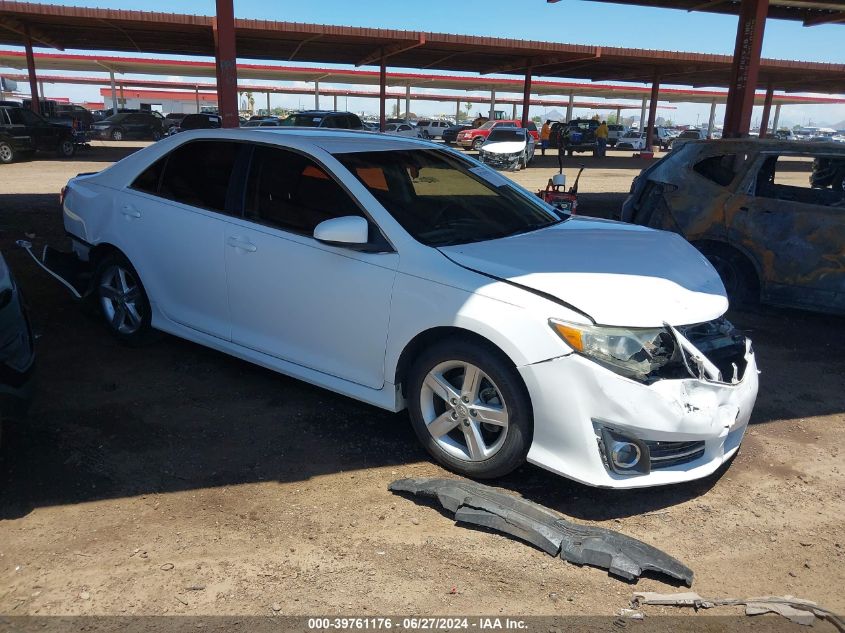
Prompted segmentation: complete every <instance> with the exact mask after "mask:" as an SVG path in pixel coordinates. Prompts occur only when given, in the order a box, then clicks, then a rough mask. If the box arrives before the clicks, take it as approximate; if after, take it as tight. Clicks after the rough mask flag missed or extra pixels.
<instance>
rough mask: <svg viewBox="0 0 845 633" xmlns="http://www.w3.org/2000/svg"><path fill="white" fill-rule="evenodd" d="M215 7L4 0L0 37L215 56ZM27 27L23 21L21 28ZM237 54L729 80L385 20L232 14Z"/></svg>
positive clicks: (834, 76)
mask: <svg viewBox="0 0 845 633" xmlns="http://www.w3.org/2000/svg"><path fill="white" fill-rule="evenodd" d="M212 25H213V18H212V17H211V16H200V15H185V14H172V13H153V12H145V11H122V10H111V9H92V8H84V7H73V6H55V5H46V4H34V3H20V2H10V1H9V0H0V44H12V45H17V46H23V45H25V41H26V36H25V31H26V28H28V30H29V33H30V34H31V37H32V40H33V42H34V43H35V44H36V45H42V46H48V47H53V48H58V49H60V50H65V49H78V50H98V51H102V50H111V51H123V52H145V53H160V54H188V55H205V56H214V39H213V32H212ZM24 27H26V28H24ZM235 33H236V41H237V53H238V57H240V58H247V59H273V60H287V61H298V62H323V63H335V64H352V65H358V66H365V65H374V64H376V63H379V62H380V60H381V59H382V58H386V60H387V63H388V64H389V65H390V66H394V67H402V68H418V69H423V70H425V69H430V70H450V71H464V72H479V73H499V74H514V75H520V76H522V75H525V74H526V73H530V74H532V75H534V76H538V77H539V76H545V77H568V78H576V79H589V80H592V81H609V80H612V81H629V82H637V83H642V82H650V81H651V80H652V78H653V77H654V75H655V72H659V74H660V76H661V78H662V81H663V82H664V83H668V84H680V85H691V86H714V87H722V86H728V85H729V84H730V80H731V61H732V58H731V57H730V56H727V55H714V54H703V53H684V52H675V51H660V50H647V49H631V48H617V47H606V46H586V45H576V44H562V43H554V42H539V41H528V40H516V39H505V38H493V37H478V36H468V35H452V34H446V33H430V32H416V31H399V30H391V29H372V28H360V27H347V26H329V25H321V24H304V23H294V22H272V21H267V20H250V19H237V20H235ZM760 81H761V83H765V84H770V85H772V86H773V87H774V89H776V90H785V91H791V92H821V93H828V94H830V93H841V92H845V64H826V63H818V62H800V61H789V60H772V59H764V60H763V61H762V65H761V68H760Z"/></svg>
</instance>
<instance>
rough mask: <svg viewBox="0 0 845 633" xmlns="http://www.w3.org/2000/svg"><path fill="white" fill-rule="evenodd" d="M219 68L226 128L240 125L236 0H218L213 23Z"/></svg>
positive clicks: (219, 103) (219, 97) (219, 93)
mask: <svg viewBox="0 0 845 633" xmlns="http://www.w3.org/2000/svg"><path fill="white" fill-rule="evenodd" d="M211 28H212V31H213V35H214V61H215V64H216V68H217V108H218V112H219V113H220V117H221V118H222V120H223V127H224V128H234V127H239V126H240V120H239V119H238V67H237V61H236V60H237V52H236V48H235V9H234V7H233V6H232V0H217V14H216V15H215V16H214V20H213V21H212V25H211Z"/></svg>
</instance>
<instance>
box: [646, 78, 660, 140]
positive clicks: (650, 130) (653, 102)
mask: <svg viewBox="0 0 845 633" xmlns="http://www.w3.org/2000/svg"><path fill="white" fill-rule="evenodd" d="M659 92H660V74H659V73H654V81H652V83H651V99H650V100H649V104H648V124H647V125H646V130H645V149H646V151H647V152H651V151H653V150H654V147H653V143H652V140H653V137H654V121H655V119H656V118H657V95H658V94H659Z"/></svg>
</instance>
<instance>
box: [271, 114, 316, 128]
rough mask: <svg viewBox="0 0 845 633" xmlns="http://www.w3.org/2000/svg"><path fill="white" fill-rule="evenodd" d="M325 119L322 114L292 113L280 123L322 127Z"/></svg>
mask: <svg viewBox="0 0 845 633" xmlns="http://www.w3.org/2000/svg"><path fill="white" fill-rule="evenodd" d="M322 120H323V115H321V114H291V115H290V116H289V117H286V118H284V119H282V120H281V121H280V122H279V125H290V126H295V127H320V123H321V122H322Z"/></svg>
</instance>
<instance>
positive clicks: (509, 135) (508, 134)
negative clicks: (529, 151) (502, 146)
mask: <svg viewBox="0 0 845 633" xmlns="http://www.w3.org/2000/svg"><path fill="white" fill-rule="evenodd" d="M487 140H488V141H490V142H491V143H504V142H506V141H516V142H518V143H524V142H525V131H524V130H522V129H521V128H513V129H508V128H501V129H497V130H493V131H492V132H490V136H488V137H487Z"/></svg>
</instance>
